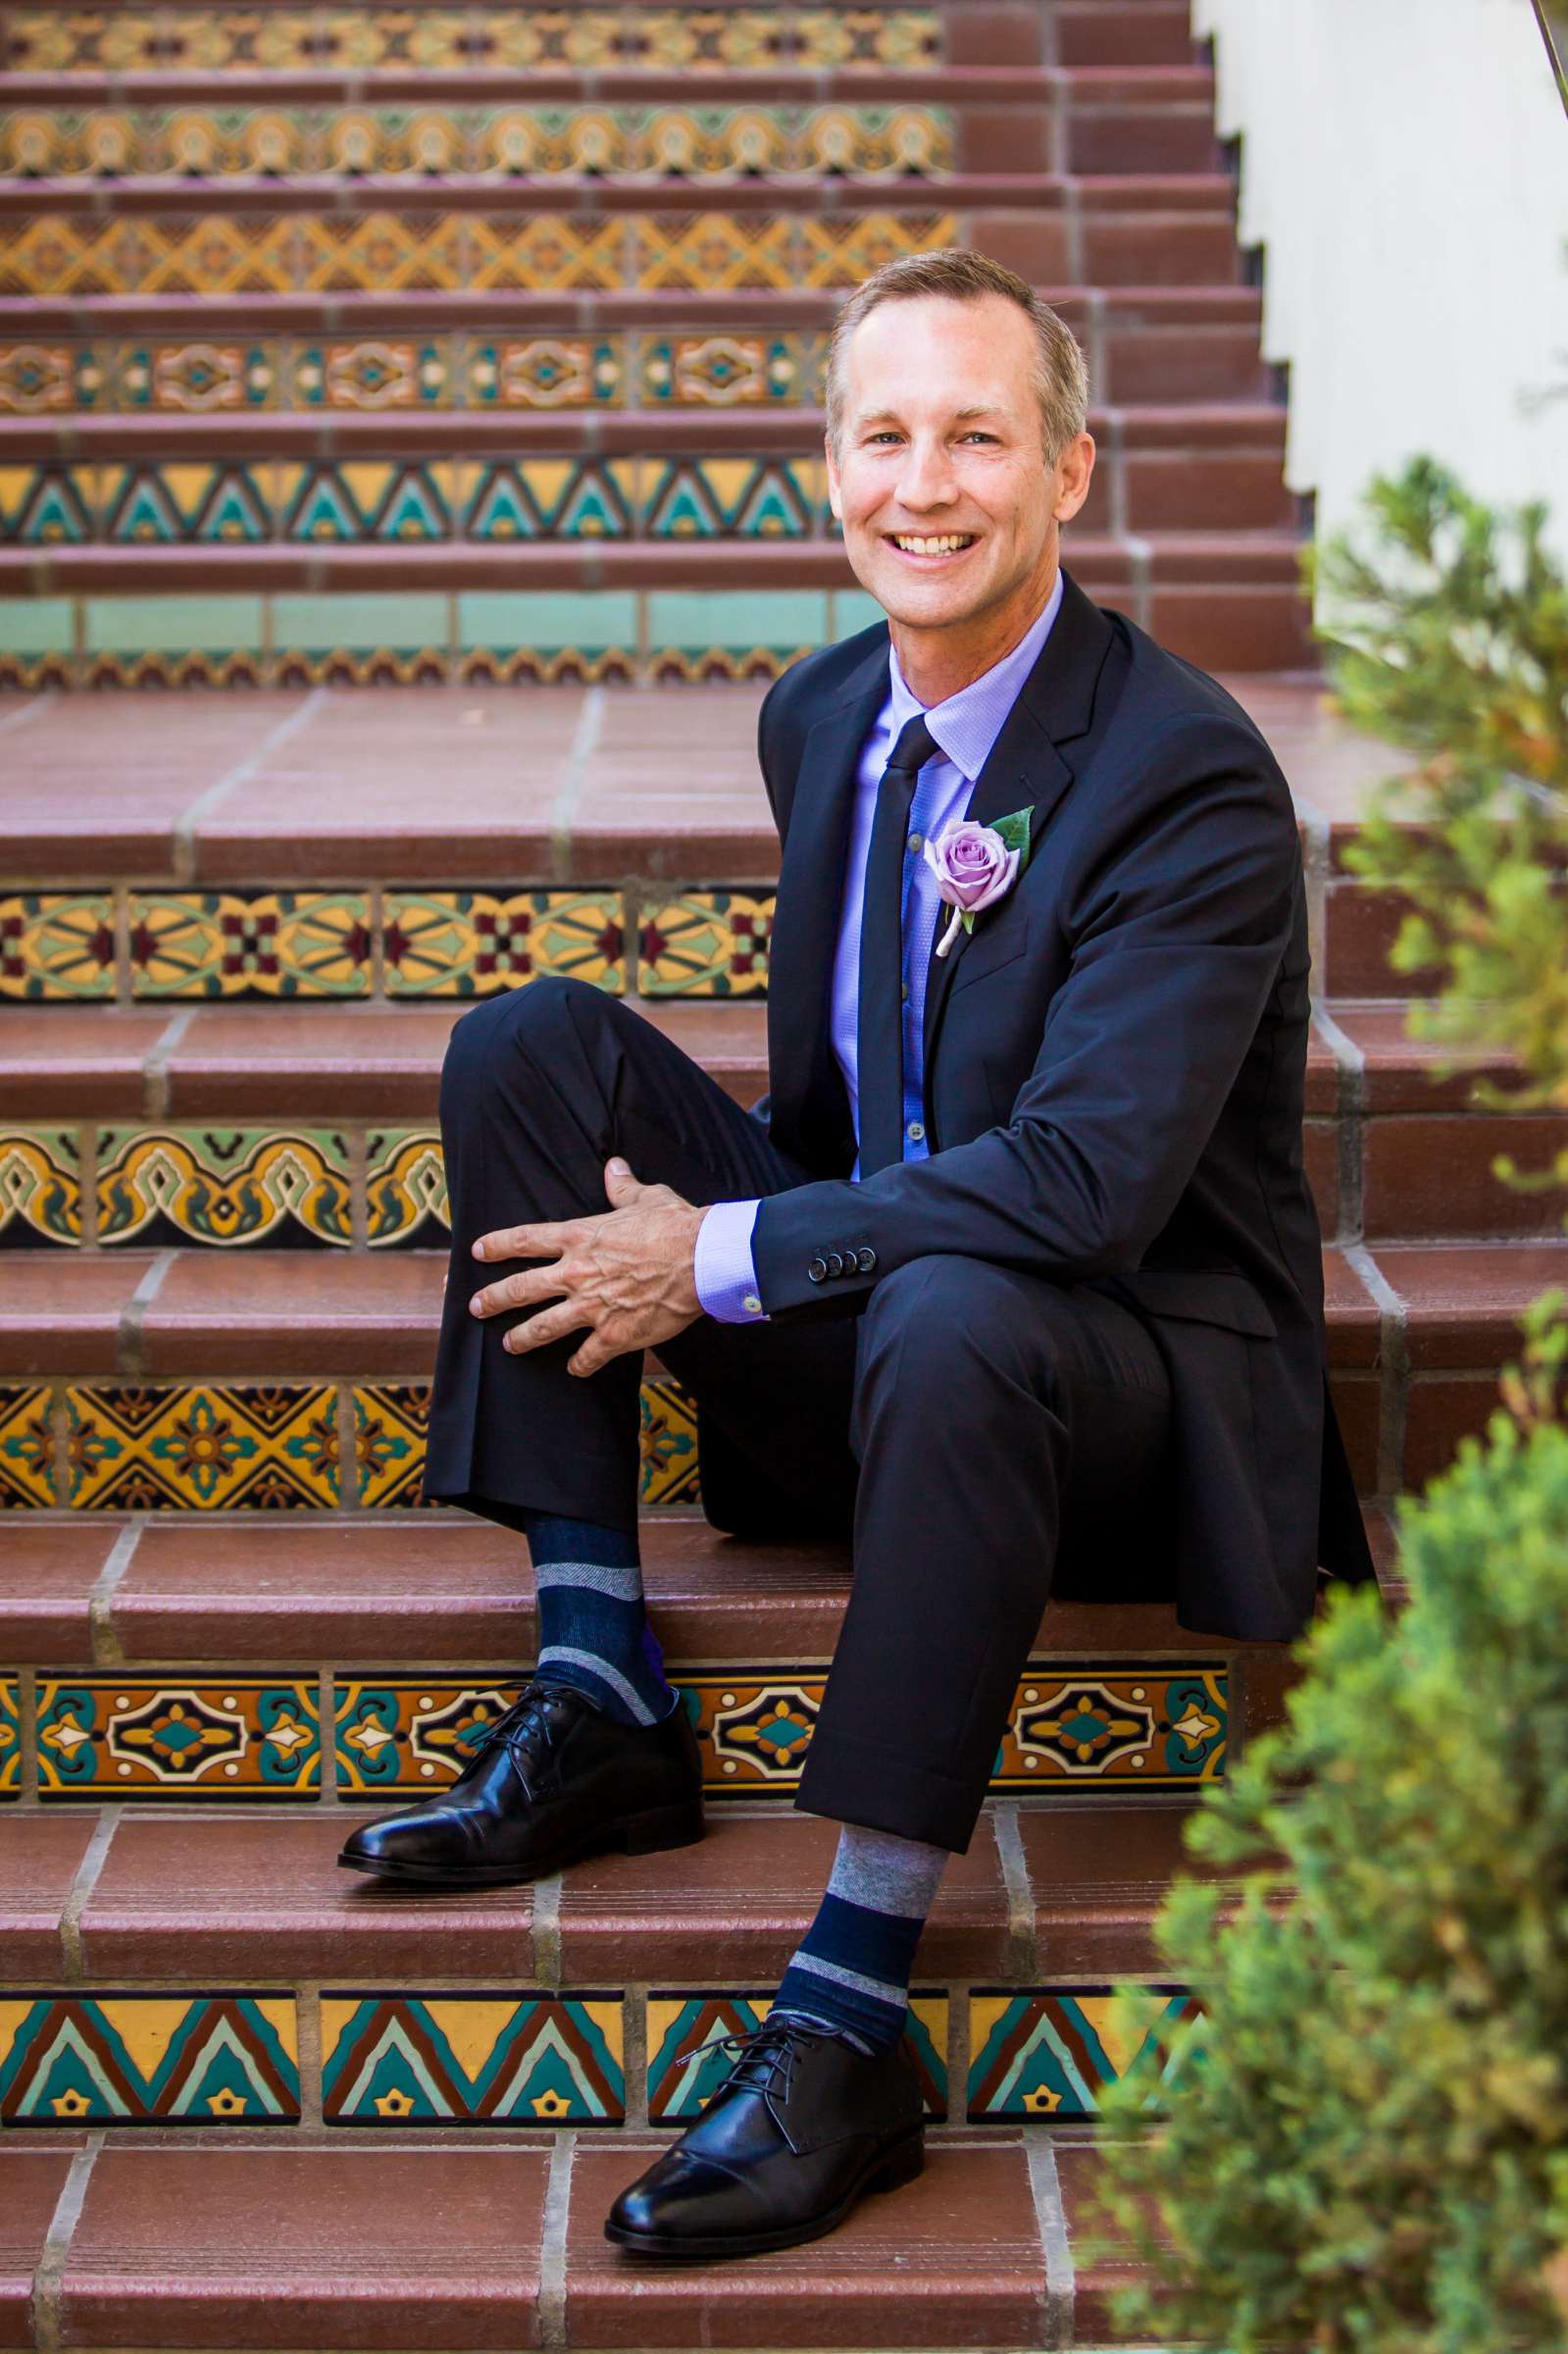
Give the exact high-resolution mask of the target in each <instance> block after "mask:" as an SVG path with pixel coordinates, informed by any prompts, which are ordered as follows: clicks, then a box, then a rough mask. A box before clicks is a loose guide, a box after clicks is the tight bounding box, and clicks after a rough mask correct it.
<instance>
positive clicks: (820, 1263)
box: [806, 1258, 828, 1283]
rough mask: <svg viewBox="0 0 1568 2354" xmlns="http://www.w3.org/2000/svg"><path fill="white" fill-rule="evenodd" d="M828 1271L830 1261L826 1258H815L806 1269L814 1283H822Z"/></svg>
mask: <svg viewBox="0 0 1568 2354" xmlns="http://www.w3.org/2000/svg"><path fill="white" fill-rule="evenodd" d="M827 1272H828V1261H827V1260H826V1259H825V1258H814V1259H813V1260H812V1262H811V1264H810V1266H809V1267H808V1268H807V1269H806V1273H807V1274H808V1275H809V1276H810V1277H811V1280H812V1282H813V1283H821V1281H822V1279H823V1277H824V1276H825V1275H826V1274H827Z"/></svg>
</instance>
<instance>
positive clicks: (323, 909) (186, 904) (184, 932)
mask: <svg viewBox="0 0 1568 2354" xmlns="http://www.w3.org/2000/svg"><path fill="white" fill-rule="evenodd" d="M129 920H130V987H131V994H132V995H133V996H134V997H138V998H238V997H265V998H358V997H364V996H365V995H366V994H367V993H368V991H369V989H370V985H371V935H370V900H369V898H368V896H367V895H366V894H365V893H364V892H354V891H339V892H325V891H298V892H296V891H279V892H263V893H258V894H256V895H254V896H245V897H240V896H238V895H237V894H236V893H233V892H219V891H203V892H136V893H132V894H131V897H130V910H129Z"/></svg>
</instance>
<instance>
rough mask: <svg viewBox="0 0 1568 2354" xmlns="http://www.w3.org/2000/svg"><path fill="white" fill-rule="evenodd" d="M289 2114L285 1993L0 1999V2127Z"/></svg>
mask: <svg viewBox="0 0 1568 2354" xmlns="http://www.w3.org/2000/svg"><path fill="white" fill-rule="evenodd" d="M298 2123H299V2034H298V2026H297V2022H296V2019H295V2011H294V1998H293V1996H292V1995H281V1994H193V1995H168V1994H79V1995H78V1994H64V1995H62V1994H43V1995H21V1996H4V1997H0V2124H7V2125H64V2124H88V2125H150V2124H158V2125H219V2124H249V2125H265V2124H275V2125H291V2124H298Z"/></svg>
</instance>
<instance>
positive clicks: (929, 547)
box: [887, 532, 976, 556]
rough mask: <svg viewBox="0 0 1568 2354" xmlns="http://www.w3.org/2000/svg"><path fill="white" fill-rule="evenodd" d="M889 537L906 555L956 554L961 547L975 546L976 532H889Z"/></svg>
mask: <svg viewBox="0 0 1568 2354" xmlns="http://www.w3.org/2000/svg"><path fill="white" fill-rule="evenodd" d="M887 537H889V538H890V539H891V541H892V543H893V545H894V547H896V548H899V549H901V550H902V552H903V553H904V554H905V555H906V556H956V555H957V554H958V553H959V552H960V550H961V549H963V548H966V547H973V546H974V544H975V538H976V534H975V533H973V532H942V533H941V534H940V535H936V534H922V533H919V532H889V533H888V535H887Z"/></svg>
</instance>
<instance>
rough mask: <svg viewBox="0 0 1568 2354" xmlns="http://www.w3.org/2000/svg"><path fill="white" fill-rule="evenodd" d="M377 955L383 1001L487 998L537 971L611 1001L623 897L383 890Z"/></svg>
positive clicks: (620, 966)
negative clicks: (571, 979)
mask: <svg viewBox="0 0 1568 2354" xmlns="http://www.w3.org/2000/svg"><path fill="white" fill-rule="evenodd" d="M382 952H383V957H384V962H385V973H386V994H387V996H388V997H394V998H481V997H491V996H494V995H495V994H496V993H498V992H499V991H501V990H504V989H513V988H515V987H517V985H518V984H519V983H520V982H524V981H530V980H532V979H533V978H534V976H535V975H537V974H540V973H563V974H570V975H573V976H575V977H576V978H577V979H578V980H580V981H591V982H593V983H594V984H595V985H596V986H597V987H598V988H600V989H603V990H607V991H609V992H610V993H611V994H612V995H613V996H616V997H619V996H620V995H621V992H622V990H623V988H624V986H625V956H626V945H625V937H624V923H623V910H622V903H621V895H620V893H619V892H605V891H592V892H574V891H527V892H518V893H515V894H513V895H512V896H509V897H506V898H498V897H495V896H492V895H490V894H489V893H486V892H481V891H425V892H415V891H389V892H388V893H387V894H386V913H385V926H384V937H383V944H382Z"/></svg>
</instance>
